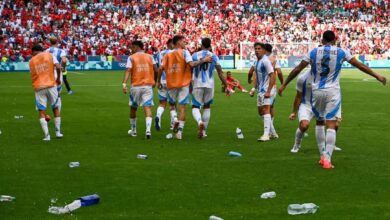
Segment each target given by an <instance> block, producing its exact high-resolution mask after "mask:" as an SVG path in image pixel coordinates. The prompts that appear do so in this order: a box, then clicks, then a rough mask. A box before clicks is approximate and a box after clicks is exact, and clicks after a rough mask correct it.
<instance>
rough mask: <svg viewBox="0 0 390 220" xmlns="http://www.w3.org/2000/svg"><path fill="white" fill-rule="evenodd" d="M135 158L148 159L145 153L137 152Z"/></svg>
mask: <svg viewBox="0 0 390 220" xmlns="http://www.w3.org/2000/svg"><path fill="white" fill-rule="evenodd" d="M137 159H140V160H146V159H148V155H146V154H137Z"/></svg>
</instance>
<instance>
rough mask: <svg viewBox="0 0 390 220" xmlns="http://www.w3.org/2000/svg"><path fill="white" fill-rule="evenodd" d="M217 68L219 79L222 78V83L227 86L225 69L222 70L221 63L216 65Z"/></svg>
mask: <svg viewBox="0 0 390 220" xmlns="http://www.w3.org/2000/svg"><path fill="white" fill-rule="evenodd" d="M215 68H216V69H217V73H218V77H219V79H220V80H221V82H222V84H223V85H224V86H227V85H228V83H227V81H226V79H225V77H224V76H223V71H222V67H221V65H216V66H215Z"/></svg>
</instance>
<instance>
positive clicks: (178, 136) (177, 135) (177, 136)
mask: <svg viewBox="0 0 390 220" xmlns="http://www.w3.org/2000/svg"><path fill="white" fill-rule="evenodd" d="M175 138H176V139H177V140H181V139H182V135H181V132H178V133H176V134H175Z"/></svg>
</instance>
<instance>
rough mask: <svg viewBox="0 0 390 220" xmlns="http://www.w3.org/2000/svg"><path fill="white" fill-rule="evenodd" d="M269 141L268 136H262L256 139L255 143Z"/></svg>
mask: <svg viewBox="0 0 390 220" xmlns="http://www.w3.org/2000/svg"><path fill="white" fill-rule="evenodd" d="M269 140H270V139H269V135H264V134H263V135H262V136H261V137H259V138H258V139H257V141H261V142H266V141H269Z"/></svg>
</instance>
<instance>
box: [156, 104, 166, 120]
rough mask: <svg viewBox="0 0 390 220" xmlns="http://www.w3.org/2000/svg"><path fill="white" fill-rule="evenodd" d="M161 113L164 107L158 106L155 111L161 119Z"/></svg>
mask: <svg viewBox="0 0 390 220" xmlns="http://www.w3.org/2000/svg"><path fill="white" fill-rule="evenodd" d="M163 113H164V108H163V107H161V106H159V107H158V108H157V113H156V116H157V118H159V119H161V116H162V114H163Z"/></svg>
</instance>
